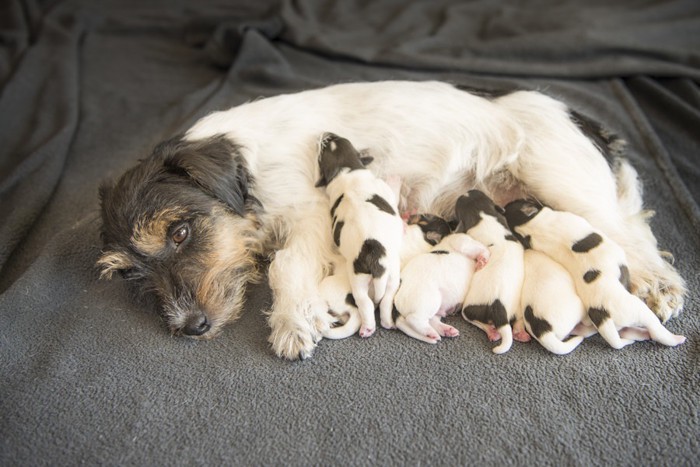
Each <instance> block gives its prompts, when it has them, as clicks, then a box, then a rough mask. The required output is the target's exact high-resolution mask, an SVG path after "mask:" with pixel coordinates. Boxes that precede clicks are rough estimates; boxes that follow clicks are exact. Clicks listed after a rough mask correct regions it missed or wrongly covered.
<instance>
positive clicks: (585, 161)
mask: <svg viewBox="0 0 700 467" xmlns="http://www.w3.org/2000/svg"><path fill="white" fill-rule="evenodd" d="M326 131H331V132H334V133H336V134H340V135H343V136H344V137H346V138H348V139H349V140H350V141H352V142H353V144H354V145H356V146H357V147H358V148H360V149H367V148H369V149H371V154H372V156H373V157H374V162H373V163H372V167H371V170H372V171H374V172H375V173H376V174H378V175H380V176H384V175H388V174H391V175H398V176H400V177H401V178H402V180H403V182H404V185H403V186H404V189H403V190H402V199H404V200H405V201H404V204H403V205H402V211H405V210H409V209H410V210H415V211H419V212H433V213H436V214H438V215H441V216H443V217H448V218H451V217H452V215H453V211H452V210H453V209H454V202H455V200H456V198H457V197H458V196H459V195H460V194H462V193H464V192H466V191H467V190H468V189H470V188H480V189H482V190H484V191H485V192H486V193H487V194H489V195H490V196H491V197H492V198H494V199H495V200H496V201H497V202H498V203H499V204H501V205H503V204H505V203H506V202H507V201H510V200H512V199H515V198H518V197H521V196H523V195H524V194H529V195H532V196H534V197H536V198H538V199H540V200H542V201H543V202H545V203H549V204H551V205H555V206H557V207H558V208H560V209H566V210H570V211H573V212H576V213H578V214H581V215H583V216H586V217H587V218H588V220H589V221H591V223H592V224H593V225H596V226H598V227H599V228H601V229H603V230H604V231H607V232H609V233H610V235H612V236H614V238H615V239H616V240H618V241H619V242H621V244H622V245H623V247H624V248H625V249H626V250H627V251H628V252H629V253H630V254H629V258H630V270H631V272H632V280H633V282H634V284H635V287H636V288H637V289H638V290H639V291H640V293H644V294H646V296H647V298H648V299H650V300H653V301H654V302H656V303H657V304H658V306H657V312H658V313H659V314H660V315H661V316H664V317H665V318H668V317H669V316H671V315H672V314H674V313H675V312H677V309H679V308H680V305H681V303H682V296H683V293H684V286H683V281H682V279H681V278H680V277H679V276H678V275H677V273H676V272H675V271H674V270H673V268H672V267H671V266H670V265H668V264H666V263H665V261H663V260H662V259H661V257H660V256H659V254H658V252H657V251H656V243H655V240H654V237H653V236H652V234H651V231H650V230H649V227H648V225H647V224H646V223H645V222H643V221H642V220H641V217H640V212H634V211H635V210H634V209H632V210H628V209H626V208H625V207H623V206H621V205H619V204H618V199H617V196H618V195H617V192H618V191H619V190H618V189H617V188H616V180H615V178H614V177H613V175H611V173H610V170H609V168H608V167H607V166H606V165H605V163H604V161H603V158H602V157H601V156H600V155H599V153H598V151H597V150H596V148H595V147H594V145H593V144H592V143H591V142H590V141H588V140H587V139H586V138H584V137H582V136H581V134H580V132H579V131H578V129H577V128H576V127H575V126H574V125H573V124H572V123H571V122H570V120H569V118H568V115H567V114H566V107H565V106H564V105H563V104H562V103H561V102H558V101H556V100H554V99H551V98H548V97H546V96H544V95H541V94H539V93H537V92H524V91H523V92H517V93H514V94H511V95H508V96H505V97H502V98H499V99H494V100H488V99H484V98H481V97H478V96H475V95H472V94H470V93H467V92H464V91H460V90H458V89H456V88H454V87H453V86H450V85H448V84H445V83H438V82H376V83H355V84H342V85H336V86H330V87H327V88H323V89H317V90H311V91H305V92H300V93H296V94H289V95H281V96H276V97H271V98H267V99H260V100H256V101H254V102H251V103H248V104H244V105H241V106H238V107H235V108H232V109H230V110H227V111H222V112H215V113H212V114H210V115H208V116H206V117H204V118H202V119H201V120H199V121H198V122H197V123H196V124H195V125H194V126H193V127H192V128H191V129H190V130H189V131H188V132H187V135H186V137H187V138H188V139H198V138H205V137H209V136H213V135H217V134H225V135H227V136H229V137H230V138H231V139H232V140H233V141H234V142H235V143H236V144H238V145H239V146H240V151H241V154H242V156H243V157H244V159H245V160H246V162H247V164H248V170H249V172H250V174H251V176H252V177H253V179H254V184H253V185H252V187H251V194H252V195H253V196H255V197H256V198H257V199H258V200H259V201H260V202H261V204H262V205H263V207H264V212H265V213H264V214H263V215H262V216H260V218H259V220H260V222H261V224H262V228H263V229H264V230H265V231H266V233H267V234H268V238H269V239H270V241H271V242H273V243H272V244H270V245H269V247H270V251H271V252H272V251H274V252H275V255H274V258H273V261H272V263H271V265H270V268H269V272H268V277H269V281H270V287H271V289H272V291H273V293H274V303H273V306H272V309H271V310H270V313H269V321H268V322H269V325H270V327H271V329H272V333H271V336H270V342H271V343H272V347H273V350H274V351H275V353H277V354H278V355H280V356H283V357H286V358H299V357H302V358H305V357H308V356H310V355H311V353H312V351H313V349H314V347H315V345H316V342H317V340H318V339H320V338H321V332H322V330H323V329H325V328H326V327H328V325H329V320H328V319H327V317H328V316H329V315H328V313H327V312H326V310H327V309H326V305H325V302H324V300H322V298H321V296H320V294H319V284H320V282H321V280H322V279H323V278H324V277H325V275H326V274H327V272H328V265H329V264H330V258H331V256H332V248H331V246H332V240H331V235H330V230H329V229H328V228H327V226H328V225H329V223H330V219H329V214H328V210H329V205H328V200H327V199H326V197H325V196H324V195H323V193H322V192H321V191H320V190H318V189H316V188H315V187H314V184H315V182H316V180H317V179H318V176H319V173H318V164H317V140H318V135H319V134H322V133H324V132H326ZM634 180H635V181H636V177H634ZM629 184H630V186H629V189H628V190H623V191H633V192H634V191H636V190H638V188H637V185H636V184H634V183H629ZM632 218H634V219H636V220H637V221H636V222H634V223H633V222H630V221H629V220H630V219H632ZM625 239H629V240H628V241H625ZM665 318H664V319H665Z"/></svg>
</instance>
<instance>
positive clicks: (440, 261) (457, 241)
mask: <svg viewBox="0 0 700 467" xmlns="http://www.w3.org/2000/svg"><path fill="white" fill-rule="evenodd" d="M488 260H489V250H488V249H487V248H486V247H485V246H484V245H482V244H481V243H479V242H477V241H475V240H474V239H473V238H471V237H470V236H469V235H467V234H463V233H454V234H451V235H448V236H446V237H445V238H443V239H442V241H441V242H440V243H438V244H437V245H435V246H434V247H433V248H432V249H431V250H430V251H429V252H427V253H422V254H419V255H417V256H415V257H414V258H413V259H411V260H410V261H409V262H408V264H406V266H404V267H403V269H402V270H401V286H400V287H399V291H398V292H397V293H396V297H395V298H394V303H395V305H396V309H397V310H398V312H399V317H398V318H397V319H396V327H397V328H399V329H400V330H401V331H403V332H404V333H406V334H407V335H409V336H411V337H414V338H416V339H419V340H422V341H424V342H427V343H429V344H435V343H436V342H438V341H439V340H440V336H446V337H456V336H458V335H459V331H458V330H457V328H455V327H453V326H450V325H448V324H445V323H443V322H442V321H440V318H441V317H444V316H446V315H447V314H449V313H451V312H453V311H454V310H455V308H457V307H460V306H461V304H462V302H463V301H464V297H465V296H466V294H467V290H468V289H469V283H470V282H471V278H472V275H473V274H474V271H475V270H479V269H482V268H483V267H484V266H485V265H486V264H487V263H488Z"/></svg>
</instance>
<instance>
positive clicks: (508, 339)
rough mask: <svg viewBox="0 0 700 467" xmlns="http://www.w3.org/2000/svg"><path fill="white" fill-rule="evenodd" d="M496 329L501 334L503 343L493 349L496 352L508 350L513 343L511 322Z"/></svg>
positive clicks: (500, 352)
mask: <svg viewBox="0 0 700 467" xmlns="http://www.w3.org/2000/svg"><path fill="white" fill-rule="evenodd" d="M496 331H498V333H499V334H500V335H501V343H500V344H498V345H497V346H496V347H494V348H493V349H491V350H492V351H493V353H495V354H502V353H506V352H508V351H509V350H510V348H511V346H512V345H513V329H512V328H511V327H510V324H506V325H505V326H501V327H500V328H496Z"/></svg>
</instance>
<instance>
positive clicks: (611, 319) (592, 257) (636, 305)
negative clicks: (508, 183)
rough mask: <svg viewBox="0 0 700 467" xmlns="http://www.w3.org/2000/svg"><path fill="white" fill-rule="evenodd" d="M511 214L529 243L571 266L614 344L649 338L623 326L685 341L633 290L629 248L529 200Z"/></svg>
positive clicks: (591, 313) (665, 340) (593, 315)
mask: <svg viewBox="0 0 700 467" xmlns="http://www.w3.org/2000/svg"><path fill="white" fill-rule="evenodd" d="M506 218H507V219H508V223H509V224H510V227H511V229H513V232H515V233H516V235H518V236H519V237H520V238H521V239H522V241H523V244H525V245H529V246H530V247H531V248H533V249H534V250H538V251H541V252H543V253H546V254H547V255H549V256H550V257H551V258H552V259H554V260H556V261H557V262H559V263H560V264H561V265H562V266H564V267H565V268H566V269H567V270H568V271H569V273H570V274H571V276H572V277H573V280H574V283H575V285H576V290H577V292H578V295H579V297H581V301H582V302H583V305H584V307H585V309H586V311H587V313H588V317H589V318H590V319H591V321H592V322H593V324H594V325H595V326H596V328H597V329H598V332H599V333H600V335H601V336H603V338H604V339H605V340H606V341H607V342H608V344H610V345H611V346H612V347H614V348H616V349H620V348H622V347H624V346H625V345H628V344H631V343H632V342H634V341H635V340H641V339H644V338H647V335H646V333H637V335H635V333H634V332H627V333H625V334H624V335H623V336H621V335H620V334H619V333H618V330H619V329H621V328H623V327H627V326H640V327H642V328H646V329H647V330H648V334H649V336H651V338H652V339H653V340H655V341H657V342H659V343H661V344H664V345H668V346H676V345H678V344H681V343H683V342H685V337H683V336H677V335H674V334H672V333H671V332H670V331H668V330H667V329H666V328H665V327H664V326H663V325H662V324H661V322H660V321H659V318H657V317H656V315H655V314H654V313H653V312H652V311H651V310H650V309H649V308H648V307H647V306H646V305H645V304H644V302H643V301H642V300H640V299H639V298H638V297H636V296H635V295H633V294H631V293H630V292H629V270H628V267H627V262H626V258H625V253H624V251H623V250H622V248H621V247H620V246H618V245H617V244H616V243H614V242H613V241H612V240H611V239H610V238H608V237H607V236H606V235H605V234H603V233H602V232H600V231H598V230H596V229H594V228H593V226H591V224H589V223H588V221H586V220H585V219H583V218H582V217H580V216H577V215H575V214H572V213H568V212H562V211H554V210H552V209H550V208H548V207H543V206H541V205H539V204H538V203H535V202H532V201H526V200H518V201H513V202H512V203H510V204H508V206H506Z"/></svg>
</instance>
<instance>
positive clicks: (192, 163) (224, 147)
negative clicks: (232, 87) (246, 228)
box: [156, 135, 250, 216]
mask: <svg viewBox="0 0 700 467" xmlns="http://www.w3.org/2000/svg"><path fill="white" fill-rule="evenodd" d="M156 152H157V153H160V154H161V155H162V157H163V165H164V166H165V167H166V169H168V170H169V171H171V172H174V173H177V174H180V175H186V176H187V177H189V178H190V179H191V180H192V181H194V182H195V183H196V184H197V185H198V186H199V187H201V188H202V189H203V190H204V191H205V192H206V193H208V194H209V195H211V196H213V197H215V198H217V199H218V200H220V201H221V202H223V203H224V204H226V205H227V206H228V207H229V208H231V210H233V212H235V213H236V214H238V215H240V216H242V215H244V214H245V210H246V200H247V198H248V187H249V184H250V175H249V173H248V170H247V167H246V166H245V162H244V160H243V157H242V156H241V155H240V152H239V149H238V147H237V146H236V145H235V144H234V143H233V142H231V140H229V139H228V138H227V137H225V136H223V135H218V136H212V137H210V138H205V139H201V140H196V141H185V140H182V139H179V140H175V141H170V142H165V143H162V144H161V145H160V146H159V147H158V148H157V149H156Z"/></svg>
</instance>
